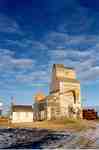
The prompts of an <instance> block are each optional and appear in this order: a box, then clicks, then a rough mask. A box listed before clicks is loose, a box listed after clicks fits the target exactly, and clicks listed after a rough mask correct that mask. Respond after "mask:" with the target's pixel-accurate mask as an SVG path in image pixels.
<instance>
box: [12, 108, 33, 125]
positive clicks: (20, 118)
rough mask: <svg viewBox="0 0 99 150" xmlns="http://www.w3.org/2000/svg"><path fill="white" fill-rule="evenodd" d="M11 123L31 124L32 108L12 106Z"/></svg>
mask: <svg viewBox="0 0 99 150" xmlns="http://www.w3.org/2000/svg"><path fill="white" fill-rule="evenodd" d="M11 120H12V123H22V122H33V108H32V106H31V105H12V109H11Z"/></svg>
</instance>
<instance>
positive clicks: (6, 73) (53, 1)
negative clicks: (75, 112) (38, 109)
mask: <svg viewBox="0 0 99 150" xmlns="http://www.w3.org/2000/svg"><path fill="white" fill-rule="evenodd" d="M53 63H63V64H64V65H65V66H70V67H74V69H75V70H76V72H77V76H78V79H79V80H80V81H81V89H82V91H81V93H82V95H83V98H84V99H85V100H86V101H85V103H86V105H99V92H98V90H99V1H98V0H42V1H41V0H0V87H1V88H0V96H1V99H3V101H4V103H5V104H8V103H10V102H11V96H14V97H15V99H16V103H18V104H31V103H32V101H33V95H34V94H35V93H36V92H37V91H43V92H45V93H46V94H48V88H49V83H50V77H51V67H52V64H53ZM39 84H43V86H39Z"/></svg>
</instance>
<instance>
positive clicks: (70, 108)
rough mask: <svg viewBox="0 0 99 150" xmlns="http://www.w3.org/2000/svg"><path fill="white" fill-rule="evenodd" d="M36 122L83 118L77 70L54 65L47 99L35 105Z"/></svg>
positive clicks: (37, 101)
mask: <svg viewBox="0 0 99 150" xmlns="http://www.w3.org/2000/svg"><path fill="white" fill-rule="evenodd" d="M34 116H36V120H51V119H57V118H63V117H69V118H70V117H71V118H82V109H81V98H80V82H79V81H78V80H77V79H76V73H75V70H74V69H72V68H68V67H64V65H63V64H54V65H53V69H52V78H51V84H50V93H49V95H48V96H47V97H44V96H41V100H37V99H36V101H35V103H34Z"/></svg>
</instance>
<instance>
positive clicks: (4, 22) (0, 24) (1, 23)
mask: <svg viewBox="0 0 99 150" xmlns="http://www.w3.org/2000/svg"><path fill="white" fill-rule="evenodd" d="M0 32H6V33H16V34H21V33H22V32H21V30H20V27H19V25H18V23H17V22H16V21H15V20H13V19H11V18H9V17H8V16H5V15H4V14H0Z"/></svg>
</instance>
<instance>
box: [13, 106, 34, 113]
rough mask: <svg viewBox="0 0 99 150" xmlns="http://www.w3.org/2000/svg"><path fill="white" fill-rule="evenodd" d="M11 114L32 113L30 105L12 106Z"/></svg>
mask: <svg viewBox="0 0 99 150" xmlns="http://www.w3.org/2000/svg"><path fill="white" fill-rule="evenodd" d="M12 112H33V108H32V106H31V105H13V106H12Z"/></svg>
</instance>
